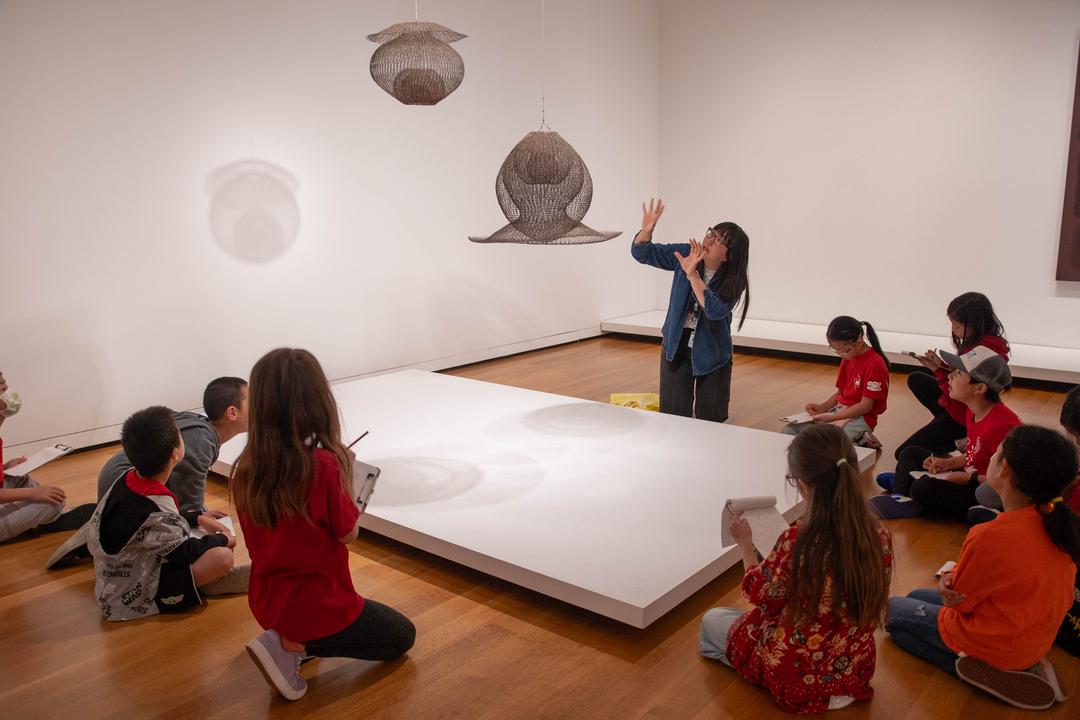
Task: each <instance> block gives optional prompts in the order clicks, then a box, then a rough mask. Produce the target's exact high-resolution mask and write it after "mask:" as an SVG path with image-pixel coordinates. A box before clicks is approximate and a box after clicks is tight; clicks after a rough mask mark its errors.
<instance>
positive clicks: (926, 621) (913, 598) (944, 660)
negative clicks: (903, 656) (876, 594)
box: [885, 590, 960, 675]
mask: <svg viewBox="0 0 1080 720" xmlns="http://www.w3.org/2000/svg"><path fill="white" fill-rule="evenodd" d="M944 606H945V603H944V602H943V601H942V599H941V593H940V592H939V591H937V590H912V591H911V592H910V593H908V596H907V597H891V598H889V615H888V617H887V618H886V620H885V632H887V633H889V635H891V636H892V639H893V642H895V643H896V644H897V645H899V646H900V647H902V648H903V649H904V650H907V651H908V652H909V653H911V654H912V655H914V656H915V657H917V658H921V659H923V660H926V661H927V662H930V663H933V664H934V665H937V666H938V667H939V668H941V669H942V670H944V671H945V672H947V673H949V674H951V675H956V659H957V658H958V657H960V655H958V654H957V653H955V652H953V650H952V648H950V647H949V646H948V645H946V644H945V641H944V640H942V639H941V633H940V632H938V622H937V621H938V612H940V611H941V608H942V607H944Z"/></svg>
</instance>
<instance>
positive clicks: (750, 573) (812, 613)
mask: <svg viewBox="0 0 1080 720" xmlns="http://www.w3.org/2000/svg"><path fill="white" fill-rule="evenodd" d="M787 477H788V482H790V483H792V484H793V485H795V486H796V487H797V488H798V490H799V493H800V494H801V495H802V496H803V497H805V498H806V500H807V504H808V505H809V511H808V512H807V514H806V516H805V517H804V518H803V519H802V520H800V521H799V522H798V524H796V525H795V526H793V527H791V528H790V529H788V530H787V531H786V532H785V533H784V534H783V535H781V536H780V538H779V539H778V540H777V542H776V546H775V547H774V548H773V551H772V552H771V553H770V554H769V557H767V558H765V560H764V561H763V562H761V563H760V564H759V563H758V561H757V556H756V555H755V553H754V545H753V539H752V536H751V530H750V528H749V525H747V523H746V521H745V520H742V518H736V519H735V520H734V521H733V523H732V526H731V532H732V536H733V537H734V538H735V540H736V542H737V543H738V545H739V550H740V551H741V553H742V558H743V567H744V568H745V575H744V576H743V584H742V587H743V597H745V598H746V599H747V600H748V601H749V602H750V603H752V604H753V605H754V606H755V607H754V609H753V610H751V611H750V612H748V613H743V612H740V611H739V610H736V609H734V608H713V609H712V610H709V611H708V612H707V613H705V617H704V618H702V621H701V654H702V655H704V656H705V657H707V658H712V659H714V660H719V661H721V662H723V663H724V664H725V665H728V666H730V667H732V668H734V669H735V671H736V672H738V673H739V674H740V675H742V676H743V677H744V678H745V679H746V680H748V681H749V682H751V683H754V684H755V685H763V686H764V687H765V688H766V689H767V690H768V691H769V693H770V694H771V695H772V697H773V699H774V700H775V701H776V702H777V704H778V705H780V707H782V708H783V709H784V710H786V711H788V712H794V713H816V712H822V711H824V710H830V709H838V708H842V707H846V706H847V705H850V704H851V703H853V702H855V701H856V700H866V699H869V698H870V697H871V696H872V695H873V692H874V691H873V689H872V688H871V687H870V678H872V677H873V675H874V666H875V662H876V649H875V646H874V629H875V628H876V627H880V625H881V622H882V619H883V616H884V614H885V608H886V603H887V601H888V597H889V580H890V578H891V574H892V540H891V538H890V536H889V532H888V531H887V530H886V529H885V528H884V527H882V526H881V524H880V523H879V522H878V521H877V520H876V519H875V518H874V517H873V516H872V515H871V514H870V512H869V511H868V510H867V507H866V503H865V501H864V499H863V494H862V485H861V483H860V481H859V471H858V460H857V459H856V457H855V449H854V447H853V446H852V443H851V440H850V439H848V437H847V436H846V435H844V433H843V432H841V431H840V430H839V428H836V427H834V426H832V425H815V426H812V427H809V428H807V429H806V430H804V431H802V432H801V433H799V435H798V436H797V437H796V438H795V439H794V440H792V441H791V445H790V446H789V448H788V475H787Z"/></svg>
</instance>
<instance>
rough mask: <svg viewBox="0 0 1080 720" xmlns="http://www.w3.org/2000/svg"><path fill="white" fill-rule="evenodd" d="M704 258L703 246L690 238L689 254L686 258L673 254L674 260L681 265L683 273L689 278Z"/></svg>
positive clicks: (677, 253)
mask: <svg viewBox="0 0 1080 720" xmlns="http://www.w3.org/2000/svg"><path fill="white" fill-rule="evenodd" d="M704 258H705V246H704V245H702V244H701V243H699V242H698V241H697V240H695V239H693V238H690V252H689V254H687V256H686V257H683V256H682V255H681V254H679V252H678V251H676V252H675V259H676V260H678V261H679V265H682V269H683V272H685V273H686V275H687V277H689V276H690V275H691V274H693V272H694V271H695V270H696V269H697V266H698V264H699V263H700V262H701V261H702V260H703V259H704Z"/></svg>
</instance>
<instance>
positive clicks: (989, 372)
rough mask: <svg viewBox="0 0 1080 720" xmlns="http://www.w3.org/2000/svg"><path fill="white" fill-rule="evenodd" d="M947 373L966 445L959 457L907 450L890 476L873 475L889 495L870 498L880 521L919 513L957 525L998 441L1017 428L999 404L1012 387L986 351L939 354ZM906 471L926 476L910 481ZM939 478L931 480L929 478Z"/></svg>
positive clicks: (1003, 366) (1005, 369) (1001, 364)
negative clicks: (962, 407) (960, 410)
mask: <svg viewBox="0 0 1080 720" xmlns="http://www.w3.org/2000/svg"><path fill="white" fill-rule="evenodd" d="M941 357H942V358H943V359H944V360H945V361H946V362H947V363H948V364H949V365H950V367H952V368H953V371H952V373H950V374H949V396H950V398H952V399H954V400H957V401H959V402H962V403H963V404H964V405H965V406H966V408H967V410H966V415H965V421H966V424H967V446H966V450H965V452H964V453H963V454H961V455H950V456H947V457H937V456H934V455H932V454H931V452H930V451H929V450H928V449H926V448H922V447H918V446H915V445H909V446H908V447H907V448H905V449H904V450H903V451H902V452H901V453H900V459H899V460H897V462H896V474H895V476H893V477H891V478H888V474H887V473H883V474H882V475H879V476H878V484H880V485H882V486H883V487H885V488H886V489H887V490H891V492H892V494H889V495H879V496H877V497H874V498H872V499H871V503H872V504H873V506H874V508H875V509H876V510H877V512H878V514H879V515H881V517H884V518H898V517H917V516H919V515H922V514H923V513H924V512H926V513H931V514H936V515H939V516H942V517H947V518H952V519H956V520H963V519H965V518H966V517H967V514H968V510H969V509H970V508H971V507H973V506H974V505H977V504H978V501H977V500H976V497H975V490H976V488H978V487H979V485H980V484H981V483H983V482H985V480H986V469H987V465H988V464H989V462H990V457H991V456H992V455H993V454H994V451H995V450H996V449H997V447H998V445H999V444H1000V443H1001V440H1002V438H1004V437H1005V435H1006V434H1008V432H1009V431H1010V430H1011V429H1012V428H1014V427H1016V426H1017V425H1019V424H1020V418H1019V417H1017V415H1016V413H1014V412H1013V411H1012V410H1010V409H1009V408H1008V406H1007V405H1005V403H1004V402H1002V400H1001V393H1002V392H1003V391H1005V390H1007V389H1008V388H1009V387H1010V386H1011V384H1012V374H1011V373H1010V372H1009V366H1008V364H1007V363H1006V362H1005V360H1004V359H1003V358H1002V357H1001V356H1000V355H998V354H997V353H996V352H994V351H993V350H991V349H990V348H987V347H983V346H981V345H980V346H978V347H976V348H975V349H974V350H972V351H970V352H967V353H964V354H963V355H961V356H957V355H952V354H951V353H947V352H942V353H941ZM912 472H923V473H926V474H924V475H923V476H922V477H920V478H918V479H916V478H913V477H912V476H911V473H912ZM935 474H936V475H938V476H939V477H936V478H935V477H932V475H935Z"/></svg>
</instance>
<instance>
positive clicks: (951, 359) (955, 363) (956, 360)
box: [938, 350, 968, 372]
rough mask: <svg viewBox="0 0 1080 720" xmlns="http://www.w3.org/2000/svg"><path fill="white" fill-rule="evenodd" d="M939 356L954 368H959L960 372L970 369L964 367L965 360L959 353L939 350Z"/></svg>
mask: <svg viewBox="0 0 1080 720" xmlns="http://www.w3.org/2000/svg"><path fill="white" fill-rule="evenodd" d="M938 356H939V357H940V358H941V359H942V360H944V361H945V364H946V365H948V366H949V367H951V368H952V369H953V370H959V371H960V372H967V371H968V369H967V368H966V367H964V361H963V360H961V359H960V356H959V355H953V354H952V353H951V352H946V351H944V350H938Z"/></svg>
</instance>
